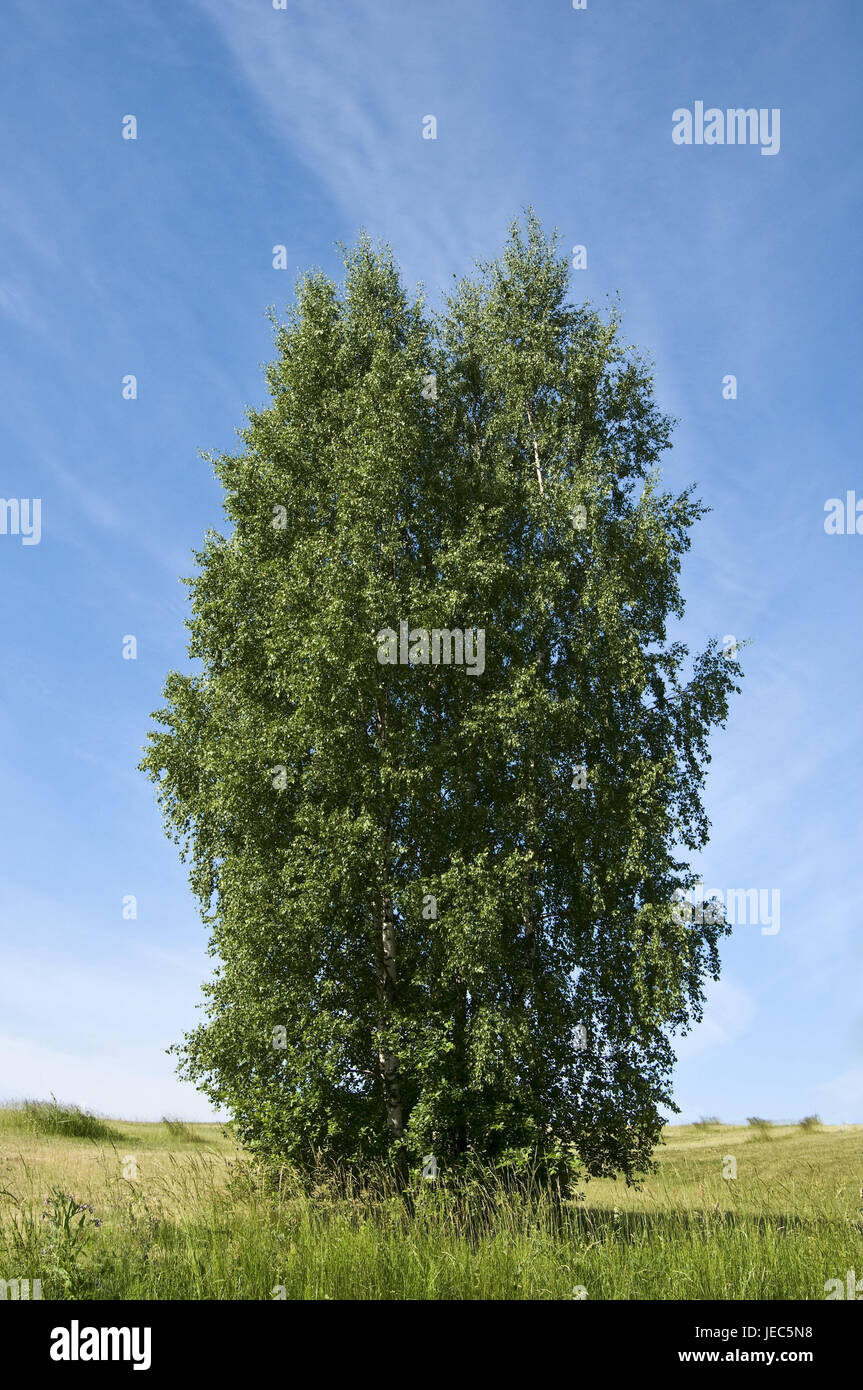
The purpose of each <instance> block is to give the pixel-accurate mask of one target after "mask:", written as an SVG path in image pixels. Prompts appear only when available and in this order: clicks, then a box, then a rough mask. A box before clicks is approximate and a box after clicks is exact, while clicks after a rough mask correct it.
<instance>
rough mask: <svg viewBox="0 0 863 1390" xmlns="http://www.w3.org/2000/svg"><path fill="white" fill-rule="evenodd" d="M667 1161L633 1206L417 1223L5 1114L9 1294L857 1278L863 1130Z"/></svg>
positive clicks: (707, 1148) (188, 1129)
mask: <svg viewBox="0 0 863 1390" xmlns="http://www.w3.org/2000/svg"><path fill="white" fill-rule="evenodd" d="M91 1122H92V1123H91ZM100 1125H101V1128H100ZM94 1126H95V1127H94ZM656 1156H657V1160H658V1170H657V1172H656V1173H655V1174H654V1175H652V1176H651V1177H649V1178H647V1179H646V1180H645V1182H644V1184H643V1186H642V1187H641V1188H639V1189H637V1190H636V1189H632V1188H629V1189H627V1188H626V1186H625V1185H624V1184H622V1183H615V1182H611V1181H605V1180H602V1181H593V1182H589V1183H587V1184H586V1185H585V1187H584V1189H583V1191H582V1193H581V1194H579V1196H578V1198H577V1199H575V1200H573V1201H571V1202H567V1203H565V1204H564V1205H563V1207H561V1206H560V1205H559V1204H558V1205H556V1204H555V1203H554V1202H552V1201H551V1200H550V1197H549V1194H548V1193H547V1192H542V1191H537V1192H535V1193H534V1194H532V1196H530V1197H529V1198H527V1199H525V1198H524V1197H518V1198H517V1197H516V1196H515V1195H514V1194H513V1193H511V1192H507V1191H504V1190H503V1189H502V1188H501V1187H500V1185H499V1184H496V1183H495V1182H493V1181H489V1182H488V1183H487V1184H486V1185H485V1187H484V1190H482V1191H480V1190H477V1192H476V1193H475V1195H474V1196H473V1198H472V1199H471V1201H470V1202H469V1203H467V1204H465V1203H461V1204H459V1203H456V1202H454V1201H453V1200H452V1198H451V1197H450V1196H449V1195H448V1194H447V1192H446V1191H445V1190H443V1188H442V1187H441V1185H440V1184H437V1185H435V1184H432V1183H423V1182H421V1181H418V1184H417V1191H416V1194H415V1201H414V1206H413V1210H412V1211H409V1210H408V1209H407V1208H406V1206H405V1203H404V1201H403V1200H402V1199H401V1198H399V1197H398V1196H397V1195H395V1194H383V1195H382V1194H381V1193H380V1192H378V1193H377V1194H376V1195H374V1196H373V1195H372V1194H370V1193H368V1192H364V1191H362V1190H361V1189H360V1188H358V1187H356V1186H355V1187H354V1188H353V1189H352V1190H350V1189H348V1188H345V1187H342V1188H340V1189H339V1190H338V1191H336V1190H335V1189H334V1188H332V1187H330V1186H325V1185H322V1186H321V1187H320V1188H319V1190H317V1191H316V1192H315V1193H313V1194H311V1195H310V1194H309V1193H308V1192H302V1191H301V1190H300V1189H299V1188H298V1187H297V1185H296V1184H294V1183H292V1182H291V1177H290V1174H285V1175H284V1181H283V1183H282V1187H281V1190H280V1191H278V1192H265V1191H264V1190H263V1189H262V1188H261V1186H260V1184H259V1183H258V1182H257V1181H256V1180H255V1178H254V1175H253V1174H252V1173H251V1171H250V1170H249V1168H248V1165H247V1164H246V1162H245V1161H244V1159H243V1157H242V1155H241V1154H240V1153H239V1152H238V1150H237V1149H236V1148H235V1146H234V1145H233V1144H232V1142H231V1141H230V1139H229V1138H227V1137H226V1136H225V1134H224V1133H223V1131H222V1129H221V1127H220V1126H218V1125H206V1124H188V1125H184V1124H182V1123H180V1122H178V1121H170V1120H167V1121H163V1122H162V1123H159V1124H137V1123H129V1122H126V1121H122V1120H112V1121H105V1122H99V1121H95V1120H94V1117H92V1116H86V1115H84V1113H83V1112H80V1111H75V1110H73V1109H69V1108H64V1109H60V1108H58V1107H51V1106H32V1105H31V1106H30V1107H29V1108H28V1107H15V1108H7V1109H4V1110H0V1194H2V1195H0V1279H6V1280H10V1279H15V1278H17V1279H31V1280H33V1279H41V1281H42V1296H43V1298H73V1299H83V1298H118V1299H123V1298H154V1299H160V1298H181V1299H201V1298H224V1299H260V1298H265V1299H267V1298H273V1297H287V1298H289V1299H324V1298H329V1299H402V1298H407V1299H572V1298H576V1299H584V1298H587V1299H652V1298H658V1299H675V1300H677V1299H680V1300H687V1299H707V1298H719V1299H741V1298H754V1299H771V1298H791V1299H823V1298H824V1297H825V1291H824V1285H825V1282H826V1281H827V1280H829V1279H836V1278H839V1279H842V1280H844V1279H845V1276H846V1271H847V1270H849V1269H856V1270H857V1276H858V1277H861V1276H863V1198H861V1187H863V1126H844V1127H836V1126H810V1127H808V1128H802V1127H800V1126H792V1125H788V1126H763V1127H760V1126H731V1125H719V1124H715V1125H706V1126H704V1125H703V1126H669V1127H668V1128H667V1129H666V1130H665V1133H664V1143H663V1145H662V1147H661V1148H660V1149H659V1150H658V1152H657V1155H656ZM735 1173H736V1176H734V1174H735ZM723 1174H724V1176H723Z"/></svg>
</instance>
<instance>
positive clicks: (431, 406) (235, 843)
mask: <svg viewBox="0 0 863 1390" xmlns="http://www.w3.org/2000/svg"><path fill="white" fill-rule="evenodd" d="M567 277H568V270H567V263H566V259H565V258H561V257H560V256H559V255H558V253H557V250H556V248H555V245H554V242H553V241H551V242H549V241H548V240H547V239H546V238H545V237H544V235H543V234H542V231H541V228H540V227H539V225H538V223H537V222H536V220H535V218H533V216H532V215H529V216H528V219H527V222H526V225H525V226H524V227H519V226H514V227H513V228H512V230H511V233H510V237H509V241H508V243H507V246H506V249H505V251H504V254H503V256H502V258H501V259H500V260H499V261H498V262H496V263H494V264H492V265H488V266H483V267H480V268H479V271H478V273H477V275H476V277H474V278H472V279H467V280H464V281H463V282H461V283H460V284H459V285H458V286H457V288H456V289H455V291H454V293H453V295H452V297H451V299H450V300H449V302H448V303H447V305H446V308H445V311H444V312H443V313H442V314H441V315H440V316H438V317H437V318H435V319H432V318H431V316H429V315H427V314H426V312H425V309H424V307H423V305H422V304H421V303H415V302H411V301H409V300H408V298H407V296H406V294H405V292H404V290H403V288H402V286H401V283H400V280H399V275H398V272H397V270H396V267H395V265H394V263H393V259H392V256H391V254H390V253H389V251H388V250H379V249H376V248H375V247H373V246H372V245H371V243H370V242H369V241H368V239H366V238H362V239H361V240H360V242H359V244H358V246H357V247H356V248H355V249H354V250H353V251H352V252H350V253H349V254H348V256H347V259H346V283H345V286H344V289H343V290H342V291H341V292H340V291H339V289H338V288H337V287H336V286H335V285H334V284H333V283H331V282H330V281H329V280H328V279H327V278H326V277H324V276H323V275H321V274H315V275H310V276H307V277H305V278H304V279H302V280H301V281H300V284H299V285H298V290H297V302H296V305H295V307H294V308H293V310H292V311H291V313H290V315H289V317H288V320H287V322H286V323H284V324H279V323H275V324H274V327H275V341H276V349H277V355H276V358H275V360H274V361H273V362H272V363H271V364H270V365H269V367H268V368H267V372H266V375H267V382H268V385H269V389H270V394H271V402H270V404H269V405H267V406H266V407H264V408H262V409H258V410H251V411H250V412H249V415H248V423H247V425H246V427H245V428H244V429H243V430H242V431H241V434H240V438H241V441H242V449H241V451H240V452H238V453H237V454H233V455H225V456H221V457H218V458H216V459H215V460H213V463H214V466H215V469H216V473H217V475H218V477H219V479H220V481H221V483H222V485H223V487H224V491H225V511H226V516H227V520H228V522H229V524H230V528H231V530H230V534H229V535H228V536H221V535H217V534H213V533H211V534H209V535H208V537H207V539H206V542H205V545H204V548H203V550H202V551H201V552H200V553H199V554H198V556H197V560H198V563H199V572H198V574H197V575H196V576H195V578H194V579H192V580H190V581H189V583H190V585H191V595H192V618H191V621H190V629H191V641H190V646H189V651H190V655H191V656H192V657H193V658H194V659H195V660H196V661H197V662H199V663H200V669H199V670H198V671H197V672H196V673H195V674H191V675H182V674H179V673H176V672H174V673H172V674H171V675H170V676H169V677H168V680H167V683H166V687H165V700H166V704H165V706H164V708H162V709H161V710H160V711H158V712H157V714H156V716H155V717H156V718H157V720H158V721H159V724H160V725H161V727H160V728H159V729H156V730H154V731H153V732H152V733H151V735H150V740H151V741H150V747H149V751H148V753H147V755H146V758H145V759H144V763H143V766H144V768H145V769H146V770H147V771H148V773H149V774H150V776H151V777H152V778H153V780H154V781H155V782H156V783H157V786H158V795H159V799H160V802H161V805H162V808H163V811H164V814H165V818H166V824H167V826H168V829H169V832H170V833H171V834H172V835H173V836H174V837H175V839H176V840H177V841H178V843H179V844H180V845H181V847H182V850H183V853H184V855H185V854H188V855H189V856H190V858H191V882H192V885H193V888H194V890H195V892H196V894H197V896H198V898H199V900H200V902H201V906H202V911H203V915H204V918H205V921H206V922H207V923H208V925H209V926H210V928H211V933H212V936H211V952H212V954H213V955H214V956H215V957H217V959H218V961H219V965H218V968H217V970H216V973H215V976H214V978H213V980H212V981H211V982H210V983H209V984H208V985H207V986H206V987H205V988H206V995H207V1018H206V1021H205V1022H204V1023H203V1024H202V1025H201V1026H200V1027H198V1028H196V1029H195V1030H194V1031H193V1032H192V1033H190V1034H189V1035H188V1036H187V1038H186V1039H185V1042H184V1044H183V1045H182V1047H181V1048H179V1052H180V1057H181V1071H182V1072H183V1074H184V1075H186V1076H187V1077H189V1078H191V1079H192V1080H193V1081H195V1082H196V1083H197V1084H198V1085H199V1086H200V1087H201V1088H202V1089H203V1090H204V1091H205V1092H206V1093H207V1094H208V1095H209V1096H210V1098H211V1099H212V1100H213V1101H214V1102H216V1103H217V1104H219V1105H222V1106H224V1107H226V1108H227V1109H228V1110H229V1111H230V1112H231V1113H232V1115H233V1117H234V1124H235V1128H236V1133H237V1135H238V1137H239V1138H240V1140H241V1141H242V1142H243V1143H245V1144H246V1145H248V1146H249V1147H250V1148H251V1149H252V1150H253V1151H255V1152H257V1153H259V1154H261V1155H263V1156H266V1157H268V1158H275V1159H277V1160H282V1159H286V1160H289V1161H291V1162H292V1163H294V1164H296V1165H299V1166H300V1167H306V1168H307V1169H309V1170H311V1169H312V1168H313V1167H315V1165H317V1164H319V1163H320V1162H321V1161H322V1160H325V1161H331V1162H333V1163H347V1164H349V1165H350V1164H367V1163H369V1162H372V1161H375V1162H376V1161H384V1162H393V1163H396V1164H397V1165H399V1167H400V1170H401V1172H402V1177H403V1180H405V1175H406V1173H407V1170H408V1169H411V1170H415V1169H416V1167H417V1165H420V1164H421V1163H422V1161H423V1157H424V1156H425V1155H428V1154H434V1155H435V1156H436V1159H437V1162H438V1164H439V1165H440V1166H441V1170H442V1171H459V1170H461V1169H463V1168H464V1167H465V1165H466V1164H468V1163H469V1161H470V1159H471V1156H474V1157H479V1158H480V1159H481V1160H482V1161H483V1162H485V1163H487V1164H489V1165H491V1166H492V1167H493V1168H494V1170H495V1171H500V1172H526V1171H534V1170H535V1169H536V1167H537V1165H539V1167H540V1169H542V1171H545V1172H547V1173H549V1172H550V1173H552V1174H555V1175H557V1176H558V1177H559V1178H560V1179H561V1180H562V1181H564V1180H565V1178H566V1175H567V1172H568V1171H569V1169H570V1168H571V1167H572V1162H573V1153H574V1152H577V1154H578V1158H579V1160H580V1162H581V1164H582V1165H583V1167H584V1169H585V1170H586V1171H587V1172H589V1173H591V1174H594V1175H600V1174H610V1173H615V1172H621V1173H623V1174H625V1176H626V1177H627V1179H629V1178H630V1177H632V1176H633V1175H634V1174H636V1173H638V1172H639V1171H643V1170H644V1169H645V1168H646V1167H647V1165H648V1164H649V1162H650V1155H651V1153H652V1150H653V1147H654V1145H655V1143H656V1140H657V1137H658V1134H659V1131H660V1128H661V1123H662V1121H661V1119H660V1110H661V1108H665V1109H666V1110H674V1108H675V1107H674V1106H673V1103H672V1101H671V1097H670V1094H669V1075H670V1070H671V1066H672V1064H673V1060H674V1059H673V1051H672V1045H671V1039H672V1034H673V1033H674V1031H675V1030H678V1029H684V1030H685V1029H686V1028H687V1027H688V1026H689V1025H690V1024H691V1022H692V1021H693V1020H696V1019H697V1018H699V1016H700V1011H701V1006H702V999H703V982H704V980H705V978H707V977H711V978H716V976H717V973H718V964H719V963H718V951H717V944H718V940H719V937H720V936H721V934H722V933H723V932H724V931H726V930H727V927H726V925H725V923H724V921H721V920H718V919H717V920H714V919H713V918H712V917H710V914H707V916H708V917H709V920H707V921H700V922H699V921H697V920H686V919H684V917H683V916H682V914H680V913H675V912H674V911H673V906H674V895H675V893H676V892H679V891H685V890H687V889H689V888H691V887H692V886H693V884H694V882H695V875H694V874H693V873H692V872H691V870H690V869H689V868H688V865H687V862H686V860H685V858H684V857H683V856H684V855H685V854H686V853H687V852H691V851H694V850H697V849H698V848H699V847H700V846H701V845H702V844H703V843H704V841H705V839H706V835H707V828H708V827H707V820H706V817H705V814H704V810H703V807H702V805H701V799H700V793H701V788H702V784H703V778H704V772H705V767H706V764H707V762H708V761H709V756H708V751H707V739H708V735H709V733H710V732H711V730H712V728H713V727H715V726H716V725H718V724H722V723H723V722H724V720H725V718H726V715H727V700H728V696H729V693H730V691H731V690H732V689H736V687H735V686H734V684H733V682H734V680H735V679H736V678H737V676H738V675H739V673H740V671H739V666H738V665H737V663H736V662H734V661H730V660H727V659H724V658H723V657H722V655H721V653H720V651H719V649H718V645H717V643H716V642H711V643H709V645H708V646H707V648H706V649H705V650H704V651H703V652H702V653H700V654H699V655H697V656H696V657H695V658H694V659H693V660H692V661H691V662H690V660H689V654H688V651H687V649H686V647H685V646H684V645H683V644H682V643H679V642H677V641H671V640H669V638H668V636H667V623H668V621H669V619H670V618H673V617H676V616H679V615H680V614H681V613H682V609H683V603H682V598H681V594H680V590H679V587H678V575H679V570H680V563H681V559H682V556H683V554H684V553H685V551H686V550H687V549H688V546H689V535H688V533H689V530H690V528H691V526H692V525H693V523H694V522H695V520H696V519H697V518H698V517H699V516H700V515H701V513H702V511H703V508H702V506H701V504H700V503H699V502H698V501H697V500H695V498H694V497H693V496H692V493H691V490H686V491H685V492H683V493H681V494H679V495H673V494H670V493H667V492H663V491H662V490H661V488H660V485H659V479H658V475H657V472H656V464H657V461H658V459H659V457H660V455H661V453H662V452H663V451H664V450H665V449H666V448H667V447H668V444H669V439H670V431H671V421H670V420H669V419H668V418H667V417H665V416H664V415H662V413H661V412H660V411H659V410H658V408H657V406H656V404H655V402H654V399H653V389H652V381H651V374H650V370H649V368H648V366H647V364H646V363H645V361H644V360H643V359H642V358H641V357H640V356H639V355H638V354H637V353H636V352H635V351H634V350H633V349H632V348H630V347H628V346H627V345H625V343H624V342H623V341H622V338H621V330H620V323H619V319H618V316H617V315H616V314H615V313H612V314H611V315H610V316H609V317H608V318H603V317H602V316H601V315H600V314H599V313H597V312H596V311H595V310H593V309H592V308H591V307H590V306H582V307H575V306H573V305H571V304H570V303H569V302H568V301H567ZM429 373H434V374H435V376H436V393H435V392H429V391H427V390H425V389H424V387H425V385H426V384H427V382H428V375H429ZM580 508H583V511H579V510H578V509H580ZM280 509H283V510H280ZM575 518H577V520H575V524H574V519H575ZM582 520H583V521H584V525H582V524H581V522H582ZM400 621H406V622H407V623H408V624H409V626H410V628H411V629H414V630H415V629H420V628H423V629H426V630H428V631H431V630H433V629H445V630H452V629H462V630H464V631H469V630H471V629H474V628H476V629H482V630H484V632H485V634H486V667H485V670H484V672H483V673H482V674H481V675H480V674H478V673H472V672H471V671H470V670H469V669H468V668H467V667H466V666H459V665H455V664H453V665H422V664H417V665H385V664H381V663H380V662H379V661H378V659H377V643H376V635H377V633H378V632H379V631H380V630H382V629H385V628H390V629H393V630H398V627H399V623H400ZM580 765H583V766H584V768H585V785H583V786H579V787H574V786H573V783H574V782H575V780H576V779H575V777H574V776H573V768H574V766H580ZM432 899H434V900H435V904H436V912H435V911H433V910H432V907H431V905H430V904H431V900H432ZM579 1030H584V1031H583V1033H581V1034H580V1035H579Z"/></svg>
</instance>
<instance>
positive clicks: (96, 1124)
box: [0, 1096, 119, 1139]
mask: <svg viewBox="0 0 863 1390" xmlns="http://www.w3.org/2000/svg"><path fill="white" fill-rule="evenodd" d="M0 1115H2V1116H5V1117H6V1121H5V1125H4V1127H9V1126H10V1124H11V1126H12V1127H13V1128H14V1127H16V1124H18V1123H19V1122H20V1125H21V1126H22V1127H23V1128H24V1129H26V1130H27V1131H29V1133H31V1134H62V1135H63V1136H64V1137H65V1138H68V1139H117V1138H118V1137H119V1135H118V1133H117V1131H116V1130H114V1129H112V1128H111V1126H110V1125H107V1124H106V1123H105V1121H104V1120H100V1119H99V1118H98V1117H97V1116H96V1115H91V1114H90V1112H89V1111H88V1110H82V1109H81V1108H80V1107H79V1106H77V1105H61V1104H60V1103H59V1102H58V1101H56V1100H55V1099H54V1098H53V1096H52V1098H51V1100H50V1101H47V1100H23V1101H21V1102H20V1104H19V1105H18V1106H16V1107H14V1108H13V1109H12V1110H11V1111H0Z"/></svg>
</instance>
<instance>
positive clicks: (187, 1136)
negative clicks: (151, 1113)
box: [162, 1115, 204, 1144]
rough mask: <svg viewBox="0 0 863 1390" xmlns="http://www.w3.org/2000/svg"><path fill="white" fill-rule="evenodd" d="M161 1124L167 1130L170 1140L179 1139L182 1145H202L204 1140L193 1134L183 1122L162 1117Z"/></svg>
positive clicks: (165, 1116)
mask: <svg viewBox="0 0 863 1390" xmlns="http://www.w3.org/2000/svg"><path fill="white" fill-rule="evenodd" d="M162 1124H163V1125H164V1126H165V1128H166V1129H167V1131H168V1133H169V1134H170V1136H171V1138H172V1139H179V1140H181V1141H182V1142H183V1143H184V1144H202V1143H204V1140H203V1139H202V1138H201V1136H200V1135H199V1134H195V1132H194V1130H191V1129H190V1128H189V1126H188V1125H187V1124H186V1122H185V1120H172V1119H171V1118H170V1116H168V1115H163V1116H162Z"/></svg>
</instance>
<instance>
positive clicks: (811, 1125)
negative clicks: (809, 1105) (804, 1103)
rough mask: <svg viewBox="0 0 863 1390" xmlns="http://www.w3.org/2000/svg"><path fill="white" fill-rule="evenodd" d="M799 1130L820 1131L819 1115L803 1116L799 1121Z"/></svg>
mask: <svg viewBox="0 0 863 1390" xmlns="http://www.w3.org/2000/svg"><path fill="white" fill-rule="evenodd" d="M800 1128H801V1129H804V1130H807V1131H808V1130H813V1129H820V1128H821V1117H820V1115H804V1116H803V1119H802V1120H801V1121H800Z"/></svg>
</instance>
